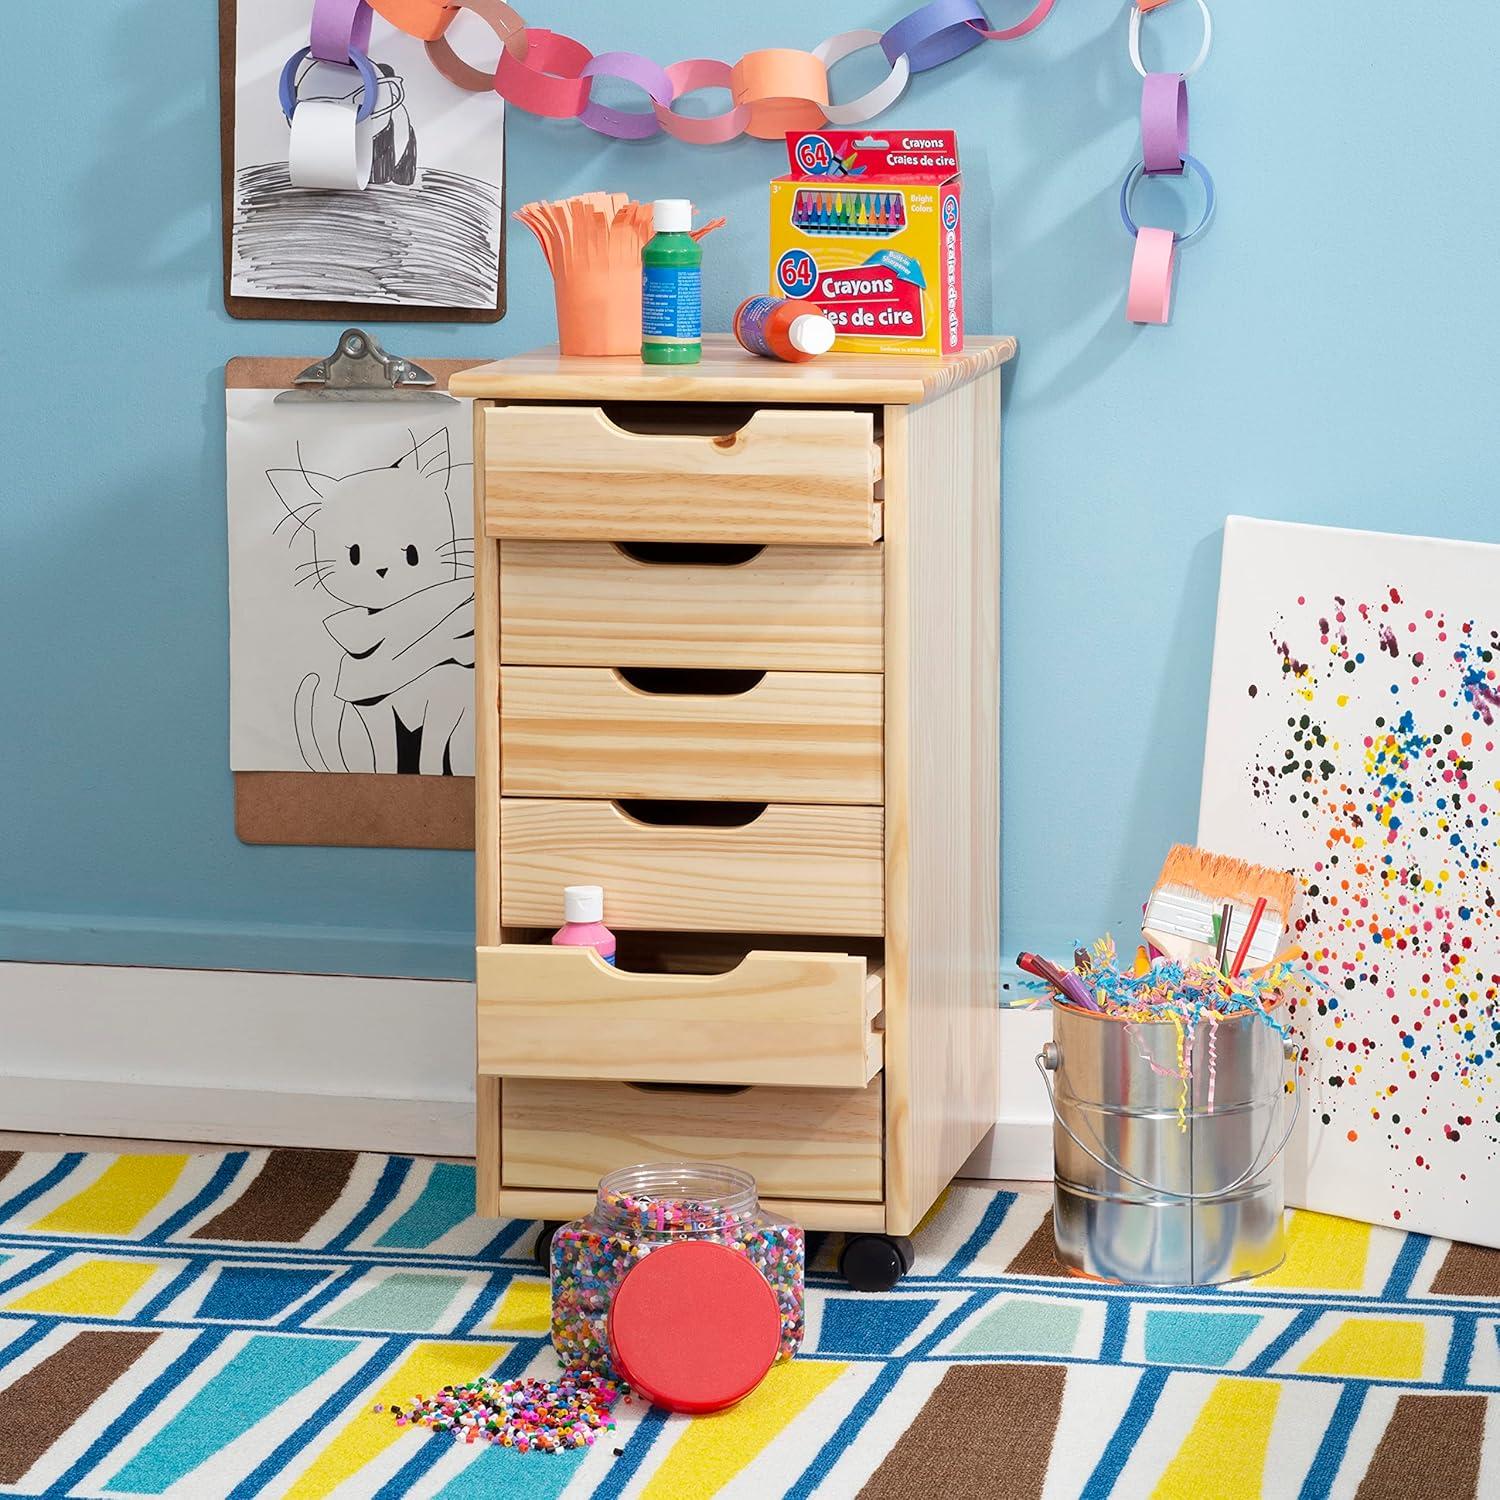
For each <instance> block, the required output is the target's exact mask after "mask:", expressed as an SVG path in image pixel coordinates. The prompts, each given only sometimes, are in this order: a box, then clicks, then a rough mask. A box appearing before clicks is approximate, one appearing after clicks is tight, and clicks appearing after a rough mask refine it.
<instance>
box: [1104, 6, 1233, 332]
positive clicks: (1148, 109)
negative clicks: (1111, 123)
mask: <svg viewBox="0 0 1500 1500" xmlns="http://www.w3.org/2000/svg"><path fill="white" fill-rule="evenodd" d="M1166 3H1167V0H1136V3H1135V5H1134V6H1133V7H1132V8H1131V12H1130V62H1131V65H1132V66H1133V67H1134V68H1135V70H1136V72H1137V73H1139V74H1140V75H1141V77H1142V78H1143V79H1144V80H1145V82H1144V84H1143V85H1142V87H1141V159H1140V161H1139V162H1137V163H1136V165H1135V166H1133V167H1132V168H1131V169H1130V171H1129V172H1128V173H1126V176H1125V181H1124V182H1123V183H1121V185H1120V218H1121V219H1122V220H1123V221H1124V224H1125V228H1126V229H1127V230H1128V231H1129V232H1130V234H1131V235H1132V236H1134V238H1135V256H1134V258H1133V259H1132V261H1131V265H1130V291H1129V293H1128V294H1127V296H1126V299H1125V316H1126V317H1127V318H1129V319H1130V321H1131V322H1132V323H1165V322H1167V320H1168V319H1169V318H1170V317H1171V313H1172V273H1173V271H1174V269H1175V267H1176V262H1177V247H1178V246H1179V245H1186V244H1187V243H1188V242H1189V241H1191V240H1195V239H1197V238H1198V236H1199V235H1200V234H1202V233H1203V231H1204V229H1206V228H1207V227H1208V221H1209V219H1210V218H1212V217H1213V211H1214V180H1213V178H1212V177H1210V176H1209V174H1208V168H1207V167H1205V166H1204V165H1203V163H1202V162H1201V161H1199V160H1198V159H1197V158H1196V157H1194V156H1189V155H1188V92H1187V81H1188V79H1189V78H1191V77H1192V76H1193V74H1194V73H1196V72H1197V71H1198V70H1199V69H1200V68H1201V67H1202V66H1203V64H1204V63H1205V62H1207V61H1208V54H1209V52H1210V51H1211V50H1212V48H1213V42H1214V21H1213V16H1212V15H1210V14H1209V9H1208V3H1207V0H1198V9H1199V10H1200V11H1201V12H1202V13H1203V45H1202V47H1200V48H1199V49H1198V56H1197V57H1196V58H1194V60H1193V62H1192V63H1191V65H1190V66H1189V67H1187V68H1186V69H1184V70H1183V71H1182V72H1181V73H1148V72H1147V71H1146V65H1145V64H1144V63H1143V62H1142V61H1141V17H1142V16H1143V15H1145V14H1146V13H1147V12H1148V11H1153V10H1157V9H1159V8H1160V7H1161V6H1163V5H1165V4H1166ZM1189 171H1191V172H1192V173H1193V175H1194V176H1196V177H1197V178H1198V179H1199V181H1201V182H1202V184H1203V217H1202V218H1201V219H1199V221H1198V223H1197V225H1196V227H1194V228H1193V229H1190V230H1189V231H1188V232H1187V233H1186V234H1174V233H1173V232H1172V231H1171V230H1170V229H1154V228H1152V227H1151V226H1150V225H1140V226H1138V225H1137V224H1136V222H1135V220H1134V219H1133V218H1132V217H1131V214H1130V195H1131V194H1132V193H1133V192H1134V191H1135V185H1136V183H1138V182H1139V181H1140V180H1141V178H1142V177H1147V176H1159V175H1161V176H1165V175H1174V176H1178V177H1181V176H1183V175H1184V174H1185V173H1186V172H1189Z"/></svg>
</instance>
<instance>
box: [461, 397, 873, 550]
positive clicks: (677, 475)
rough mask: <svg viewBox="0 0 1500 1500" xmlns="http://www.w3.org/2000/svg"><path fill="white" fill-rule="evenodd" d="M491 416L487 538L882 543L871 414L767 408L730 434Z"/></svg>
mask: <svg viewBox="0 0 1500 1500" xmlns="http://www.w3.org/2000/svg"><path fill="white" fill-rule="evenodd" d="M649 414H650V415H653V416H655V417H656V418H658V419H659V421H661V422H666V423H671V422H673V421H674V420H677V419H676V418H675V417H674V415H673V414H672V412H671V411H670V409H667V410H666V411H665V412H663V410H662V409H661V408H652V409H649ZM484 421H485V439H484V484H485V488H484V496H485V498H484V511H485V523H484V529H485V532H486V534H487V535H489V536H492V537H501V538H511V537H515V538H520V539H530V540H533V541H549V540H550V541H601V542H616V541H621V542H760V543H766V542H784V543H800V544H803V545H809V546H819V547H836V546H847V545H851V544H855V543H866V544H868V543H870V542H873V541H875V540H876V539H877V538H878V537H879V536H880V504H879V502H878V501H877V499H876V497H875V485H876V482H877V481H878V480H879V478H880V449H879V447H878V446H877V445H876V443H875V419H874V417H873V416H872V415H871V414H870V413H869V412H858V411H837V410H831V411H804V410H796V409H792V408H785V407H763V408H762V409H761V410H759V411H756V412H754V413H753V414H752V415H751V416H750V418H749V420H748V421H746V422H745V424H744V425H743V426H742V427H740V428H738V430H736V431H733V432H722V431H720V432H683V431H668V432H660V431H650V432H634V431H629V430H627V429H626V428H624V427H621V426H618V425H617V424H616V423H615V422H614V421H613V420H611V418H610V417H609V416H607V415H606V414H605V413H604V412H603V411H602V410H600V408H599V407H597V406H493V407H490V408H489V409H488V410H487V411H486V412H485V417H484Z"/></svg>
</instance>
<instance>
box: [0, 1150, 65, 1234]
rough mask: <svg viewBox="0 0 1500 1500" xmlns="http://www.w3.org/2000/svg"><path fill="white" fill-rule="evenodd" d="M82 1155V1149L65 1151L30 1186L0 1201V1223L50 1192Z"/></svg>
mask: <svg viewBox="0 0 1500 1500" xmlns="http://www.w3.org/2000/svg"><path fill="white" fill-rule="evenodd" d="M84 1155H85V1153H84V1152H82V1151H68V1152H65V1153H64V1155H63V1156H62V1157H61V1159H60V1160H59V1161H58V1162H57V1164H56V1166H54V1167H53V1168H52V1169H51V1170H50V1171H47V1172H43V1173H42V1175H41V1176H40V1177H38V1178H37V1180H36V1181H35V1182H33V1183H32V1184H31V1186H30V1187H27V1188H22V1189H21V1191H20V1192H19V1193H17V1194H16V1195H15V1196H14V1197H13V1198H7V1199H6V1200H5V1201H4V1202H3V1203H0V1224H3V1223H4V1222H5V1221H6V1220H7V1219H9V1218H12V1217H14V1216H15V1215H16V1214H18V1213H20V1212H21V1210H22V1209H23V1208H25V1207H26V1206H27V1205H28V1204H30V1203H35V1202H36V1200H37V1199H38V1198H40V1197H41V1196H42V1194H43V1193H50V1192H51V1191H52V1189H53V1188H55V1187H56V1186H57V1185H58V1183H60V1182H61V1181H62V1180H63V1178H65V1177H66V1176H67V1175H68V1174H69V1173H70V1172H71V1171H72V1170H73V1168H74V1167H76V1166H77V1165H78V1164H79V1163H80V1162H81V1161H82V1160H83V1158H84Z"/></svg>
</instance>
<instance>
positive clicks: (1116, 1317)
mask: <svg viewBox="0 0 1500 1500" xmlns="http://www.w3.org/2000/svg"><path fill="white" fill-rule="evenodd" d="M1129 1331H1130V1303H1129V1302H1128V1301H1126V1299H1125V1298H1124V1297H1111V1298H1110V1299H1109V1301H1108V1302H1106V1303H1105V1304H1104V1337H1103V1339H1101V1340H1100V1343H1099V1360H1100V1363H1101V1364H1106V1365H1117V1364H1119V1363H1120V1361H1121V1360H1122V1359H1124V1358H1125V1335H1126V1334H1127V1333H1128V1332H1129Z"/></svg>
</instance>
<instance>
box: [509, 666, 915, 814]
mask: <svg viewBox="0 0 1500 1500" xmlns="http://www.w3.org/2000/svg"><path fill="white" fill-rule="evenodd" d="M700 682H701V680H700V679H694V684H695V685H699V684H700ZM881 711H882V688H881V679H880V678H879V677H878V676H875V675H873V674H865V673H853V672H847V673H836V672H766V673H764V674H762V675H760V677H759V678H758V680H756V681H755V682H754V685H753V686H751V687H749V688H747V689H746V690H745V691H743V692H736V693H729V694H716V693H711V692H656V691H643V690H642V689H641V688H640V687H638V686H635V685H633V684H632V683H631V682H628V681H626V680H625V678H624V677H622V676H621V675H620V674H619V673H618V672H613V671H611V670H609V669H608V668H605V667H502V668H501V669H500V789H501V791H502V792H503V793H504V794H505V795H506V796H513V797H514V796H520V797H569V798H574V797H610V798H619V797H643V798H688V799H693V800H697V799H700V798H707V799H713V800H719V801H724V800H728V801H740V802H836V803H854V804H860V805H865V806H874V805H876V804H879V803H880V802H882V801H883V800H884V791H885V788H884V742H883V723H882V717H881Z"/></svg>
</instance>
